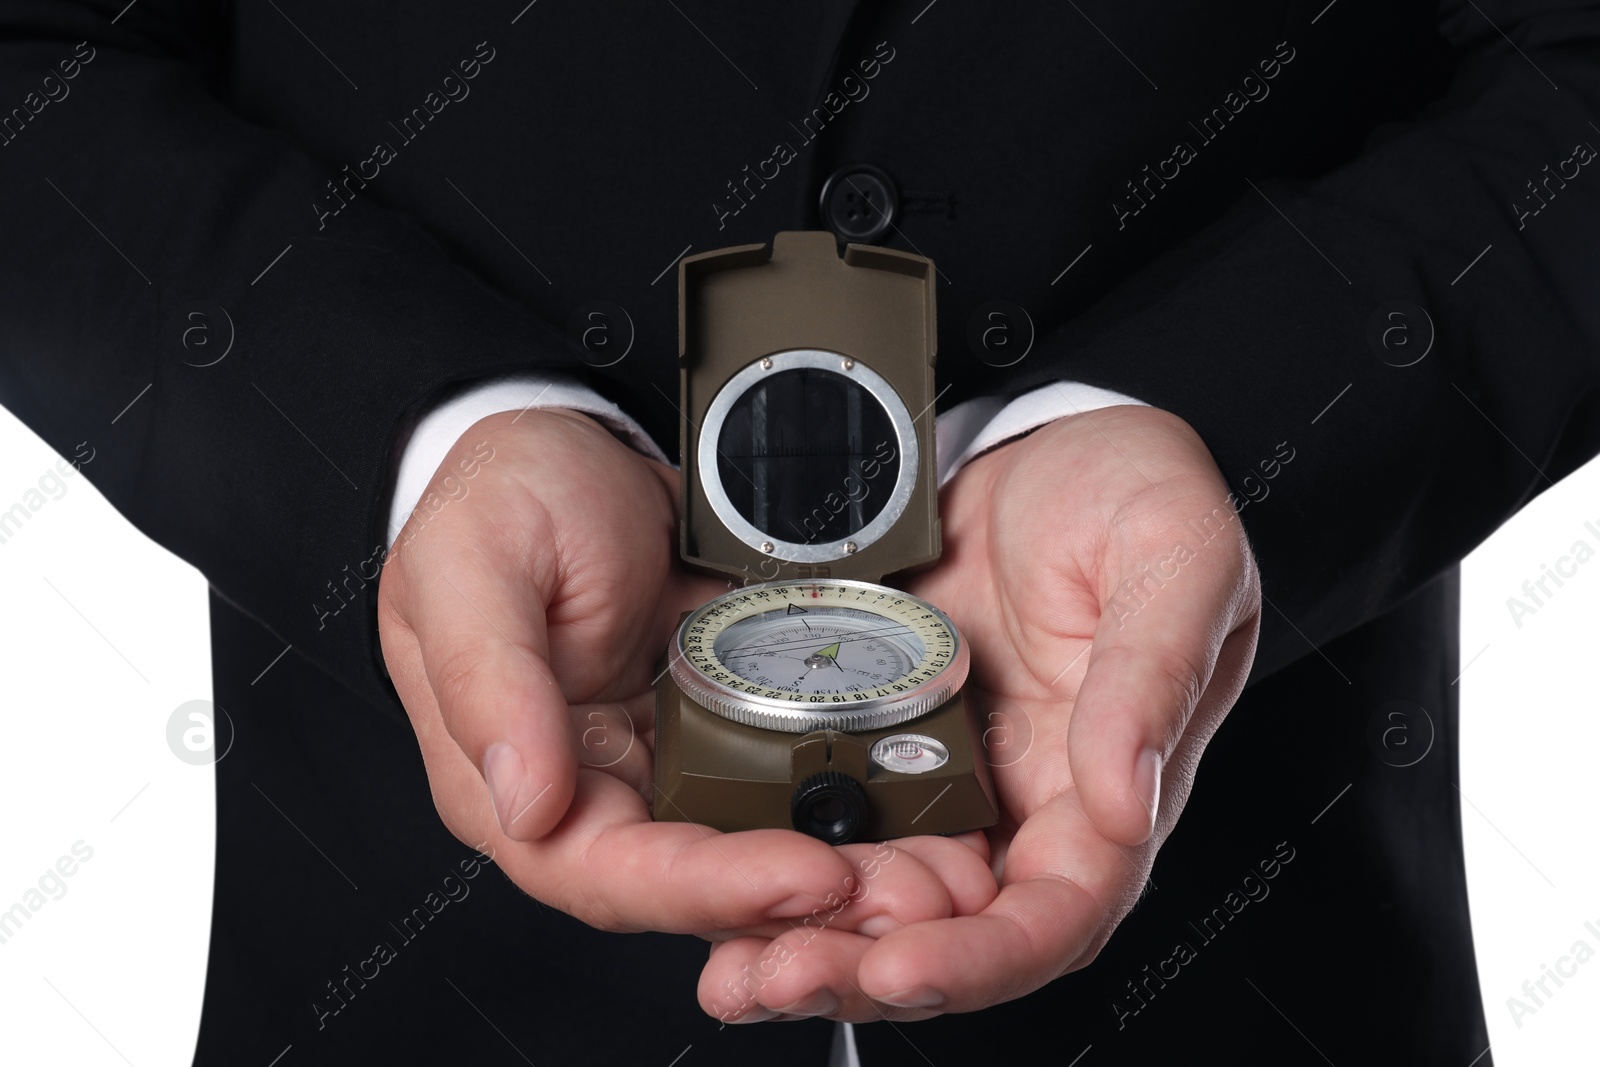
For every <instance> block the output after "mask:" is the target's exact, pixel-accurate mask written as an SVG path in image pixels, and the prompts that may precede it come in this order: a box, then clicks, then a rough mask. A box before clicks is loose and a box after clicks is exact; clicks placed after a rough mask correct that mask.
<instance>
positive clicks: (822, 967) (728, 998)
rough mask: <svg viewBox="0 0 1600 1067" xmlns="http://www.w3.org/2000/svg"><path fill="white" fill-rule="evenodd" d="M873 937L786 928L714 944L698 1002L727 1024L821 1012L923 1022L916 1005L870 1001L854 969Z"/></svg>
mask: <svg viewBox="0 0 1600 1067" xmlns="http://www.w3.org/2000/svg"><path fill="white" fill-rule="evenodd" d="M875 944H877V942H875V941H874V940H873V939H872V938H870V937H867V936H865V935H862V934H854V933H849V932H847V931H844V930H820V931H813V932H809V933H808V932H802V931H790V932H788V933H786V934H784V935H782V936H780V937H778V938H776V939H773V940H770V941H769V940H767V939H765V938H758V937H744V938H739V939H737V940H735V941H729V942H726V943H724V944H720V945H717V946H715V947H714V948H713V949H712V950H711V958H710V959H709V960H707V961H706V966H705V969H704V970H703V971H701V973H700V983H699V987H698V990H697V993H698V996H699V1000H700V1006H701V1008H702V1009H704V1010H705V1012H706V1013H707V1014H709V1015H713V1016H715V1017H716V1018H718V1019H721V1020H722V1021H723V1022H728V1023H756V1022H767V1021H769V1020H774V1019H778V1020H788V1019H803V1018H808V1017H811V1016H818V1015H821V1016H826V1017H828V1018H832V1019H837V1020H840V1021H842V1022H861V1023H865V1022H877V1021H879V1020H884V1019H887V1020H889V1021H901V1020H913V1019H926V1018H929V1017H930V1016H932V1015H933V1014H935V1013H934V1012H931V1011H924V1010H918V1009H904V1008H896V1007H893V1006H889V1005H879V1004H874V1003H873V1001H872V1000H871V998H869V997H868V996H867V995H866V994H865V993H863V992H862V990H861V986H860V984H859V983H858V982H857V981H856V972H857V970H858V969H859V967H860V965H861V960H862V957H864V956H865V955H866V953H867V952H868V950H870V949H871V947H872V946H873V945H875Z"/></svg>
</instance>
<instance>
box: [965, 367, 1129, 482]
mask: <svg viewBox="0 0 1600 1067" xmlns="http://www.w3.org/2000/svg"><path fill="white" fill-rule="evenodd" d="M1121 404H1135V405H1137V406H1139V407H1149V406H1150V405H1148V404H1146V403H1145V402H1144V401H1143V400H1135V399H1134V398H1133V397H1131V396H1124V395H1123V394H1121V393H1117V392H1113V391H1112V390H1110V389H1101V388H1100V387H1099V386H1095V385H1084V384H1083V383H1082V382H1050V383H1049V384H1048V385H1041V386H1040V387H1039V388H1037V389H1034V390H1032V391H1030V392H1026V393H1023V394H1022V395H1021V396H1019V397H1017V398H1016V399H1014V400H1012V401H1010V402H1007V401H1006V399H1005V398H1004V397H989V396H981V397H976V398H974V399H972V400H967V401H963V402H962V403H960V404H957V405H956V406H955V407H953V408H951V409H950V410H949V411H946V412H945V413H944V414H943V415H940V416H939V420H938V435H939V485H940V486H941V487H942V486H943V485H944V484H945V483H946V482H948V481H949V480H950V479H951V478H954V477H955V476H956V472H957V471H959V470H960V469H961V468H962V467H964V466H966V465H967V464H968V463H969V462H971V461H972V460H974V459H976V458H978V456H980V455H982V454H983V453H985V452H987V451H989V449H991V448H994V447H995V446H996V445H1001V444H1004V443H1005V442H1007V441H1009V440H1011V439H1012V438H1013V437H1020V436H1021V435H1022V434H1025V433H1027V432H1028V431H1030V430H1037V429H1038V428H1039V427H1041V426H1043V425H1044V424H1045V423H1047V422H1054V421H1055V420H1056V419H1060V418H1065V417H1066V416H1068V415H1081V414H1083V413H1084V412H1086V411H1095V410H1097V409H1099V408H1111V407H1117V406H1118V405H1121Z"/></svg>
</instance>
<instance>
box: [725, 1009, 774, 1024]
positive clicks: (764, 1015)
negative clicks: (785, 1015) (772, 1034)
mask: <svg viewBox="0 0 1600 1067" xmlns="http://www.w3.org/2000/svg"><path fill="white" fill-rule="evenodd" d="M777 1017H778V1013H777V1012H775V1011H773V1010H772V1009H771V1008H753V1009H751V1010H750V1011H748V1012H746V1013H745V1014H743V1015H741V1016H739V1017H738V1018H737V1019H729V1020H728V1024H729V1025H730V1026H742V1025H743V1024H745V1023H764V1022H766V1021H767V1020H768V1019H776V1018H777Z"/></svg>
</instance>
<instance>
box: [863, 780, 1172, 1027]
mask: <svg viewBox="0 0 1600 1067" xmlns="http://www.w3.org/2000/svg"><path fill="white" fill-rule="evenodd" d="M1148 859H1149V857H1148V855H1147V854H1145V853H1144V852H1141V853H1138V854H1135V855H1134V856H1133V857H1132V858H1131V859H1130V857H1128V856H1126V855H1124V854H1123V853H1122V852H1120V851H1119V850H1118V849H1117V848H1116V846H1115V845H1113V844H1111V843H1110V842H1108V841H1106V840H1105V839H1104V838H1103V837H1102V836H1101V835H1100V833H1099V832H1098V831H1097V830H1096V829H1095V828H1094V826H1093V825H1092V824H1091V823H1090V822H1089V819H1088V817H1087V816H1086V815H1085V814H1084V813H1083V810H1082V809H1081V808H1080V807H1079V806H1078V803H1077V797H1076V795H1075V793H1074V792H1073V791H1071V790H1068V791H1067V792H1066V793H1062V794H1060V795H1058V796H1057V797H1055V798H1054V799H1053V800H1051V801H1050V802H1049V803H1047V804H1046V805H1045V806H1044V807H1042V808H1040V809H1039V810H1038V811H1037V812H1035V813H1034V814H1033V815H1032V816H1031V817H1030V818H1029V819H1028V821H1027V822H1025V823H1024V824H1023V826H1022V828H1021V829H1020V830H1019V831H1018V833H1017V836H1016V838H1015V839H1014V840H1013V841H1012V843H1011V846H1010V850H1009V853H1008V856H1007V861H1006V863H1007V866H1006V885H1005V886H1004V887H1003V888H1002V889H1001V890H1000V893H999V895H998V896H997V897H995V898H994V900H993V901H992V902H991V903H990V904H989V906H988V907H986V908H984V909H983V911H981V912H979V913H978V914H976V915H967V916H954V917H951V918H948V919H939V920H935V921H933V922H928V923H922V924H919V925H917V926H911V927H907V928H905V929H903V930H897V931H895V932H894V933H891V934H889V935H887V936H885V937H883V938H881V939H879V940H878V941H877V942H876V943H875V944H873V945H872V946H870V947H869V948H868V950H867V953H866V954H865V955H864V956H863V957H862V958H861V962H860V969H859V971H858V985H859V987H860V989H861V992H862V993H863V994H864V995H866V996H867V997H870V998H871V999H872V1000H873V1001H875V1002H878V1003H880V1004H884V1005H892V1006H895V1007H900V1008H921V1009H925V1010H936V1011H941V1012H947V1011H976V1010H978V1009H980V1008H984V1007H988V1006H989V1005H992V1004H996V1003H999V1002H1001V1001H1006V1000H1012V999H1015V998H1017V997H1020V996H1023V995H1025V994H1027V993H1030V992H1032V991H1033V990H1035V989H1038V988H1039V987H1040V986H1042V985H1044V984H1045V983H1047V982H1049V981H1051V980H1053V979H1055V978H1057V977H1060V976H1061V975H1062V974H1064V973H1066V971H1068V970H1071V969H1074V968H1075V967H1077V966H1082V965H1083V964H1084V963H1087V962H1088V960H1089V959H1090V958H1092V953H1093V952H1095V951H1097V950H1098V949H1099V947H1100V946H1101V945H1102V944H1104V941H1105V939H1106V938H1107V937H1108V936H1109V933H1110V930H1111V928H1113V927H1114V926H1115V924H1116V922H1117V921H1118V920H1120V918H1121V917H1122V915H1124V914H1126V912H1127V910H1128V909H1129V908H1131V907H1132V905H1133V903H1134V901H1135V900H1136V899H1137V896H1138V889H1139V887H1140V886H1142V885H1143V883H1144V877H1145V874H1146V873H1147V872H1148V869H1149V863H1148ZM886 1010H887V1009H886Z"/></svg>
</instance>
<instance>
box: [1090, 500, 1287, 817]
mask: <svg viewBox="0 0 1600 1067" xmlns="http://www.w3.org/2000/svg"><path fill="white" fill-rule="evenodd" d="M1189 540H1190V541H1192V540H1193V537H1192V535H1191V537H1190V539H1189ZM1168 543H1169V544H1174V542H1168ZM1179 546H1181V547H1182V551H1180V550H1179ZM1242 552H1243V553H1247V552H1248V549H1246V548H1244V547H1243V538H1242V537H1240V536H1238V535H1237V529H1235V531H1231V532H1230V531H1222V532H1221V533H1220V534H1219V535H1218V536H1217V537H1215V538H1214V539H1212V540H1207V541H1204V542H1202V543H1201V545H1200V547H1199V548H1198V549H1191V548H1189V547H1188V546H1187V545H1183V543H1182V542H1181V541H1180V542H1177V543H1175V544H1174V548H1173V549H1172V550H1171V551H1169V552H1165V553H1156V554H1155V555H1154V556H1153V557H1151V558H1150V559H1149V561H1148V562H1143V563H1140V564H1139V565H1138V566H1137V567H1136V568H1135V569H1134V570H1133V571H1132V573H1129V574H1125V575H1124V576H1123V577H1122V578H1121V579H1120V581H1119V583H1118V585H1117V587H1116V589H1115V592H1114V593H1113V595H1112V596H1111V598H1110V599H1109V600H1108V601H1107V602H1106V604H1105V605H1104V607H1103V610H1102V614H1101V616H1100V621H1099V624H1098V626H1097V627H1096V631H1095V636H1094V643H1093V645H1092V646H1091V649H1090V653H1089V666H1088V669H1087V672H1086V674H1085V676H1084V680H1083V684H1082V685H1081V686H1080V687H1079V689H1078V695H1077V699H1076V702H1075V704H1074V707H1073V711H1072V721H1071V725H1070V726H1069V728H1068V741H1067V749H1068V753H1069V759H1070V760H1071V765H1072V779H1073V782H1074V783H1075V785H1076V786H1077V790H1078V795H1079V799H1080V802H1081V804H1082V805H1083V809H1084V813H1085V814H1086V815H1087V816H1088V817H1089V821H1090V822H1092V823H1093V824H1094V826H1095V828H1096V829H1097V830H1099V831H1100V833H1102V834H1103V835H1105V837H1106V838H1107V839H1109V840H1111V841H1113V842H1115V843H1117V844H1120V845H1128V846H1132V845H1138V844H1142V843H1143V842H1144V841H1145V840H1146V839H1147V838H1149V836H1150V835H1151V833H1152V832H1153V831H1154V828H1155V826H1156V820H1157V817H1158V816H1159V814H1160V811H1159V808H1160V802H1161V793H1162V790H1161V781H1162V776H1163V771H1164V770H1165V768H1166V764H1167V761H1168V759H1169V758H1170V757H1171V756H1172V755H1173V754H1174V752H1175V750H1176V749H1177V748H1178V744H1179V741H1180V740H1181V739H1182V738H1183V735H1184V732H1185V731H1186V730H1187V729H1188V727H1189V723H1190V720H1191V719H1192V718H1193V716H1194V715H1195V712H1196V709H1197V708H1199V707H1200V706H1201V704H1202V700H1203V699H1204V700H1205V702H1206V703H1208V704H1214V703H1216V702H1217V699H1218V698H1221V704H1220V710H1222V711H1225V710H1226V709H1227V707H1228V706H1230V705H1231V704H1232V701H1233V699H1234V698H1235V697H1237V695H1238V694H1237V690H1238V689H1239V688H1240V687H1242V684H1243V673H1242V672H1239V671H1235V670H1233V669H1232V665H1233V663H1234V661H1235V660H1236V659H1237V658H1238V655H1239V653H1240V652H1241V651H1242V654H1243V656H1244V660H1243V663H1244V664H1245V666H1246V667H1248V664H1249V658H1250V654H1251V651H1253V640H1251V639H1250V637H1251V634H1244V635H1242V637H1244V638H1245V640H1244V641H1243V642H1242V643H1241V641H1234V642H1232V645H1231V646H1230V648H1229V652H1230V655H1229V657H1228V662H1229V669H1228V671H1227V672H1226V673H1227V674H1228V681H1229V685H1228V686H1227V687H1226V688H1228V689H1229V690H1230V691H1229V692H1228V693H1227V694H1220V693H1218V694H1213V693H1208V692H1207V687H1208V686H1209V685H1210V684H1211V680H1212V676H1213V673H1214V671H1215V670H1216V669H1217V661H1218V657H1219V655H1221V654H1222V652H1223V648H1224V644H1225V642H1227V641H1228V638H1229V636H1230V634H1232V633H1233V632H1234V631H1235V630H1238V629H1241V628H1243V627H1245V626H1246V625H1247V624H1248V623H1249V622H1250V621H1251V620H1253V619H1254V618H1255V615H1254V613H1253V611H1252V610H1251V609H1249V608H1248V607H1247V605H1248V603H1249V597H1248V596H1247V595H1246V590H1247V588H1248V587H1249V584H1250V583H1249V578H1248V576H1249V575H1250V574H1253V570H1252V569H1251V568H1250V565H1249V563H1248V561H1247V559H1246V558H1245V557H1243V556H1242V555H1241V553H1242ZM1251 633H1253V630H1252V631H1251ZM1235 674H1238V675H1239V676H1238V677H1237V678H1235V677H1234V675H1235Z"/></svg>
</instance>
